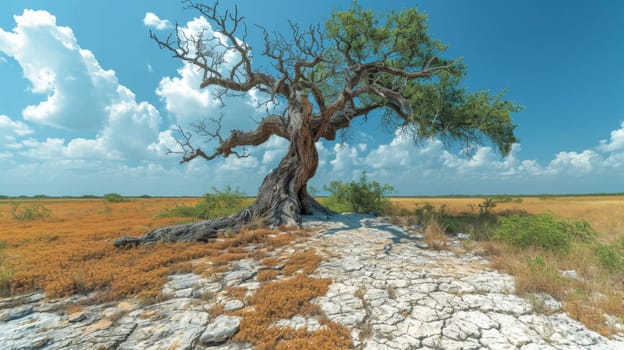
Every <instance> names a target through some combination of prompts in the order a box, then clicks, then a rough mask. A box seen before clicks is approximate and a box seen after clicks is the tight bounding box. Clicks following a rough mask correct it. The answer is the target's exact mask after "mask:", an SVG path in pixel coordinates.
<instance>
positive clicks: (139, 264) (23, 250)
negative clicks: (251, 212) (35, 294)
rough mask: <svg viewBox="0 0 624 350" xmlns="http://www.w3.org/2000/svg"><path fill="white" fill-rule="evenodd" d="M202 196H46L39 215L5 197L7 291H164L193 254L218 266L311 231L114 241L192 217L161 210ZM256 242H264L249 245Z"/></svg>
mask: <svg viewBox="0 0 624 350" xmlns="http://www.w3.org/2000/svg"><path fill="white" fill-rule="evenodd" d="M197 200H198V199H134V200H132V201H129V202H120V203H107V202H105V201H103V200H98V199H89V200H78V199H73V200H54V199H48V200H45V201H44V202H41V203H44V204H45V206H46V208H49V210H50V213H51V215H50V216H49V217H47V218H45V220H35V221H21V220H16V219H14V218H12V217H11V206H10V205H9V204H8V203H4V204H2V203H0V241H3V242H4V249H3V252H2V259H1V260H2V271H3V276H4V277H3V281H2V285H3V288H2V289H3V291H4V293H3V294H17V293H25V292H30V291H44V292H45V293H46V296H48V297H61V296H68V295H72V294H76V293H82V294H86V293H90V292H93V291H99V292H100V293H99V296H98V298H99V299H104V300H109V299H115V298H120V297H128V296H133V295H138V296H140V297H143V298H146V299H150V298H153V297H154V296H156V295H158V293H159V291H160V288H161V286H162V284H163V283H164V282H166V280H167V276H169V275H171V274H173V273H177V272H186V271H192V270H193V269H194V267H193V266H192V265H191V264H189V261H190V260H192V259H197V258H200V257H205V258H207V259H208V260H209V261H210V262H211V263H212V265H213V266H215V267H218V266H222V265H225V264H227V263H228V262H230V261H233V260H239V259H243V258H249V257H252V258H262V257H263V256H262V254H263V253H266V252H267V251H270V250H272V249H275V248H277V247H280V246H283V245H285V244H288V243H290V242H291V241H292V240H293V239H295V238H296V237H298V235H301V234H303V235H305V234H306V233H305V232H301V233H299V232H298V231H293V232H288V233H280V232H278V231H273V230H267V229H257V230H249V231H243V232H241V233H240V234H236V235H232V236H231V237H221V238H219V239H217V240H214V241H213V242H210V243H166V244H165V243H161V244H155V245H146V246H141V247H138V248H135V249H129V250H124V249H117V248H114V247H113V241H114V240H115V239H117V238H119V237H121V236H126V235H128V236H140V235H142V234H143V233H145V232H146V231H148V230H149V229H151V228H154V227H160V226H163V225H168V224H175V223H179V222H182V221H184V220H188V219H183V218H182V219H180V218H158V217H157V216H158V213H159V212H160V211H161V210H162V209H163V208H165V207H167V206H170V205H171V204H172V203H174V202H175V203H180V202H184V203H188V204H190V205H191V204H193V203H195V202H196V201H197ZM37 203H39V202H37ZM31 204H35V203H34V202H33V203H31ZM252 244H253V245H257V246H258V247H259V248H258V249H255V250H253V251H251V252H250V251H248V250H245V249H243V247H244V246H247V245H252ZM5 271H7V273H5ZM8 271H10V272H11V273H10V275H9V274H8Z"/></svg>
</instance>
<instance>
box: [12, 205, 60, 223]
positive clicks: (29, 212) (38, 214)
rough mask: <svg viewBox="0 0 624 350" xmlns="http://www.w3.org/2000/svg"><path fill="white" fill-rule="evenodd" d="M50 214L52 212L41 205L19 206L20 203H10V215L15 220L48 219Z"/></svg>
mask: <svg viewBox="0 0 624 350" xmlns="http://www.w3.org/2000/svg"><path fill="white" fill-rule="evenodd" d="M51 213H52V211H51V210H50V209H48V208H46V207H45V206H44V205H43V204H38V203H37V204H31V205H27V206H21V204H20V203H11V215H12V216H13V219H15V220H20V221H27V220H40V219H45V218H48V217H49V216H50V214H51Z"/></svg>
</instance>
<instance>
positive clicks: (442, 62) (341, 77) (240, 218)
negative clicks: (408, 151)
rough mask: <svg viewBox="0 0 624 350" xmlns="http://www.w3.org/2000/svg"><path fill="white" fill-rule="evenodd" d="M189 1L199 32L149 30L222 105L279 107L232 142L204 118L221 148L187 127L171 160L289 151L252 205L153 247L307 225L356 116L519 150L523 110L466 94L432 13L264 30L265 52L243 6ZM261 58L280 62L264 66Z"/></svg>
mask: <svg viewBox="0 0 624 350" xmlns="http://www.w3.org/2000/svg"><path fill="white" fill-rule="evenodd" d="M183 2H184V4H185V5H186V6H187V7H188V8H190V9H194V10H195V11H197V12H198V13H199V14H200V15H201V16H203V17H204V18H206V19H207V21H209V23H210V25H211V28H205V29H201V30H198V31H195V32H190V31H189V29H188V28H180V27H179V26H177V25H176V28H175V31H174V32H173V33H172V34H171V35H169V36H168V37H166V38H161V37H159V36H157V35H156V34H154V33H153V32H150V36H151V38H152V39H153V40H155V41H156V43H157V44H158V45H159V46H160V47H161V48H163V49H166V50H168V51H169V52H171V53H172V54H173V56H174V57H175V58H177V59H180V60H182V61H184V62H187V63H188V64H191V65H193V66H195V67H196V68H197V69H198V70H199V71H200V72H201V73H202V82H201V84H200V88H206V87H214V88H216V89H215V90H213V91H215V95H216V97H219V98H220V97H221V96H224V95H228V94H241V93H247V92H254V93H259V94H263V95H264V96H265V97H266V101H265V103H266V105H267V106H271V108H267V115H266V116H265V117H264V118H263V119H262V120H261V121H260V122H259V123H258V125H257V127H256V129H255V130H248V131H242V130H232V131H231V132H230V134H229V135H227V136H225V135H222V134H221V124H220V123H219V122H218V120H217V123H216V124H215V125H212V124H211V123H208V122H205V121H203V122H198V123H197V124H196V125H195V130H194V132H195V133H196V134H198V135H200V136H204V137H207V138H208V139H209V140H216V141H217V144H218V146H217V147H216V148H215V149H214V150H212V151H207V152H205V151H204V150H202V149H200V148H198V147H196V146H195V145H194V144H193V143H192V142H191V138H192V136H193V132H190V131H186V130H182V129H180V135H181V138H180V140H178V146H179V147H178V149H177V150H171V151H170V152H173V153H179V154H181V156H182V162H188V161H191V160H193V159H195V158H197V157H199V158H204V159H206V160H212V159H214V158H216V157H218V156H223V157H229V156H232V155H234V156H239V157H244V156H245V153H244V152H245V148H246V147H250V146H252V147H253V146H258V145H260V144H262V143H264V142H266V141H267V140H268V139H269V138H270V137H271V136H277V137H282V138H284V139H286V140H288V141H289V143H290V145H289V149H288V151H287V153H286V155H285V157H284V158H283V159H282V161H281V162H280V164H279V165H278V166H277V168H275V169H274V170H273V171H272V172H271V173H269V175H267V176H266V178H265V179H264V181H263V182H262V184H261V186H260V189H259V192H258V196H257V199H256V202H255V203H254V204H253V205H252V207H250V208H249V209H246V210H244V211H242V212H240V213H238V214H235V215H233V216H232V217H228V218H224V219H222V220H214V221H209V222H206V223H203V224H194V225H191V226H188V227H187V226H182V227H176V228H173V229H170V228H165V229H162V230H160V231H158V230H156V231H155V232H151V233H148V234H147V235H146V237H148V236H149V237H151V238H149V237H148V238H149V239H151V240H153V239H155V238H154V237H157V238H158V239H174V238H175V239H176V240H202V239H205V238H206V237H209V236H210V235H213V234H214V232H215V231H217V230H219V229H222V228H224V227H230V228H231V227H235V228H236V227H239V226H240V225H242V224H245V223H247V222H249V221H251V220H256V219H257V218H262V219H263V220H265V222H266V223H267V224H269V225H270V226H280V225H286V226H291V225H298V224H300V222H301V215H302V214H308V213H312V212H315V211H323V210H324V208H323V207H322V206H321V205H320V204H319V203H318V202H316V200H314V198H312V197H311V196H310V195H309V194H308V191H307V183H308V180H309V179H310V178H312V177H313V176H314V174H315V172H316V169H317V167H318V153H317V150H316V146H315V144H316V142H317V141H319V140H320V139H326V140H335V139H336V135H337V133H338V132H340V131H344V130H345V129H346V128H348V127H350V126H351V124H352V121H353V120H354V119H357V118H368V117H379V118H381V121H382V123H383V124H384V125H385V126H386V128H387V129H390V130H394V129H396V128H400V129H401V130H402V131H404V132H408V133H409V134H410V135H412V136H413V138H414V140H415V141H416V142H420V141H423V140H427V139H429V138H433V137H437V138H440V139H443V140H447V141H459V142H462V143H464V145H465V146H468V148H470V146H474V145H477V144H481V143H483V142H486V141H488V140H489V141H490V142H491V143H492V145H493V146H495V148H496V149H497V150H498V151H499V152H500V153H501V154H503V155H504V154H507V153H508V152H509V151H510V150H511V147H512V145H513V143H515V142H517V139H516V137H515V136H514V128H515V125H514V124H513V122H512V119H511V113H512V112H515V111H518V110H519V108H520V107H519V106H517V105H516V104H514V103H512V102H509V101H507V100H506V99H505V96H504V92H501V93H497V94H490V93H489V92H488V91H477V92H468V91H466V89H465V88H463V87H462V86H461V80H462V78H463V77H464V76H465V75H466V67H465V66H464V64H463V63H462V60H461V59H460V58H446V57H444V54H445V52H446V49H447V47H446V46H445V45H444V44H442V43H441V42H440V41H438V40H435V39H433V38H431V37H430V36H429V35H428V33H427V30H428V26H427V16H426V15H425V14H423V13H420V12H418V10H417V9H415V8H409V9H407V10H404V11H401V12H390V13H387V14H379V13H375V12H374V11H371V10H366V9H364V8H362V7H361V6H360V5H358V4H357V3H354V5H353V6H352V7H351V8H350V9H348V10H346V11H337V12H334V13H333V14H332V15H331V16H330V18H329V19H328V20H327V21H326V23H325V24H324V26H321V25H311V26H307V27H305V28H304V27H302V26H300V25H299V24H297V23H292V22H289V26H290V33H288V35H286V34H284V33H271V32H269V31H267V30H266V29H264V28H262V27H260V26H257V27H254V29H257V30H260V31H261V33H262V34H263V36H264V45H263V47H262V48H261V49H260V50H252V48H251V46H250V45H249V43H248V42H247V33H248V27H247V24H246V22H245V18H244V17H243V16H242V15H240V14H239V13H238V10H237V8H236V7H234V8H233V9H226V10H221V9H220V7H219V3H218V2H215V3H213V4H210V5H207V4H204V3H198V2H194V1H192V0H186V1H183ZM256 55H262V56H264V58H265V60H268V61H269V62H270V65H266V64H264V65H260V64H258V61H259V60H258V59H257V58H256ZM228 117H236V116H225V118H228ZM163 237H164V238H163ZM172 237H174V238H172ZM180 237H182V238H180ZM146 239H147V238H146Z"/></svg>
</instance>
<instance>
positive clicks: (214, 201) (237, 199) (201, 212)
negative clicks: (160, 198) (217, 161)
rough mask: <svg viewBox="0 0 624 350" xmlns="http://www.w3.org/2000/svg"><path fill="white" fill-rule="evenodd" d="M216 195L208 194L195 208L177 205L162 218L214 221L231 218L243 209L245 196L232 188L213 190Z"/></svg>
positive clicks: (161, 214)
mask: <svg viewBox="0 0 624 350" xmlns="http://www.w3.org/2000/svg"><path fill="white" fill-rule="evenodd" d="M213 191H214V193H206V194H204V197H203V198H202V200H201V201H200V202H199V203H197V204H196V205H194V206H190V205H176V206H175V207H174V208H170V209H165V210H163V211H162V212H161V213H160V216H161V217H171V216H178V217H191V218H199V219H214V218H220V217H225V216H229V215H232V214H235V213H236V212H238V211H240V210H241V209H243V199H244V196H245V194H244V193H242V192H239V191H238V189H237V190H232V188H231V187H230V186H227V187H225V189H224V190H223V191H219V190H217V189H216V188H213Z"/></svg>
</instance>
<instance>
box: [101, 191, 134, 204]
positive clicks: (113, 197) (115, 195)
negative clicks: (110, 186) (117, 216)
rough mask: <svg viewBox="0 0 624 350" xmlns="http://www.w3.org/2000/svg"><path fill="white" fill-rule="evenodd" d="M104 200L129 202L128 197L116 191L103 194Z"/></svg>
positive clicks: (108, 201)
mask: <svg viewBox="0 0 624 350" xmlns="http://www.w3.org/2000/svg"><path fill="white" fill-rule="evenodd" d="M104 201H105V202H107V203H123V202H130V199H128V198H126V197H124V196H122V195H120V194H118V193H107V194H105V195H104Z"/></svg>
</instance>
